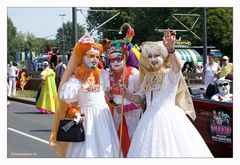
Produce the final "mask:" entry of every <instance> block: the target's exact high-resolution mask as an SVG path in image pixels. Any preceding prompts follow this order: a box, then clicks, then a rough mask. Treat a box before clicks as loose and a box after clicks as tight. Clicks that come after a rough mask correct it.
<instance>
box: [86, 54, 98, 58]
mask: <svg viewBox="0 0 240 165" xmlns="http://www.w3.org/2000/svg"><path fill="white" fill-rule="evenodd" d="M88 57H89V58H94V57H95V58H96V59H99V58H100V56H98V55H96V54H94V53H89V54H88Z"/></svg>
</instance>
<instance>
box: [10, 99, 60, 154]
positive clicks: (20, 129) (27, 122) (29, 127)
mask: <svg viewBox="0 0 240 165" xmlns="http://www.w3.org/2000/svg"><path fill="white" fill-rule="evenodd" d="M7 111H8V112H7V157H8V158H55V157H56V155H55V154H54V153H53V152H52V150H51V148H50V146H49V144H48V141H49V137H50V133H51V128H52V124H53V117H54V115H53V114H40V113H38V111H37V109H36V107H35V106H34V105H29V104H24V103H20V102H14V101H11V104H10V106H9V107H8V108H7Z"/></svg>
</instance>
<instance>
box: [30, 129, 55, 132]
mask: <svg viewBox="0 0 240 165" xmlns="http://www.w3.org/2000/svg"><path fill="white" fill-rule="evenodd" d="M51 131H52V130H51V129H34V130H29V132H51Z"/></svg>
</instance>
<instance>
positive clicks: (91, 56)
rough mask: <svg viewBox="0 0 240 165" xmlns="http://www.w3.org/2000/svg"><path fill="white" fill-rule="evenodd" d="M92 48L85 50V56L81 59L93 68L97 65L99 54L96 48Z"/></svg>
mask: <svg viewBox="0 0 240 165" xmlns="http://www.w3.org/2000/svg"><path fill="white" fill-rule="evenodd" d="M92 49H93V48H92ZM92 49H91V50H89V51H88V52H87V54H86V56H84V57H83V60H84V62H85V63H86V65H87V66H89V67H90V68H92V69H95V68H97V66H98V62H99V58H100V56H99V52H98V50H92Z"/></svg>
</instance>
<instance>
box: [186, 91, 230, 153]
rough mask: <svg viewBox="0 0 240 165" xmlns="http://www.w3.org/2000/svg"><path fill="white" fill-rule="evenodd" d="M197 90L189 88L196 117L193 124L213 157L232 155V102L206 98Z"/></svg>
mask: <svg viewBox="0 0 240 165" xmlns="http://www.w3.org/2000/svg"><path fill="white" fill-rule="evenodd" d="M197 91H198V92H199V90H191V89H190V94H195V95H192V99H193V105H194V108H195V111H196V116H197V117H196V119H195V120H194V122H193V124H194V126H195V127H196V128H197V130H198V131H199V133H200V134H201V135H202V137H203V139H204V141H205V142H206V144H207V145H208V147H209V149H210V150H211V152H212V154H213V156H214V157H217V158H219V157H221V158H232V157H233V103H227V102H217V101H212V100H209V99H206V98H205V97H204V94H199V93H198V92H197ZM194 92H195V93H194Z"/></svg>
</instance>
